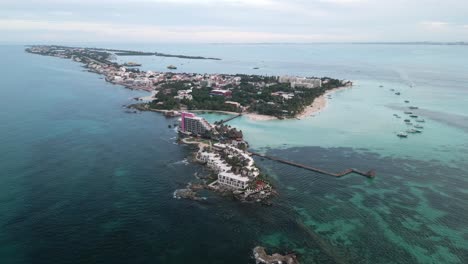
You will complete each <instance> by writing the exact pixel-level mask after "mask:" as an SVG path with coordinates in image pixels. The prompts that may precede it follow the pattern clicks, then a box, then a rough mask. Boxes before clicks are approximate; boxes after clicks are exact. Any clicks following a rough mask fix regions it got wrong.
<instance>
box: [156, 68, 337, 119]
mask: <svg viewBox="0 0 468 264" xmlns="http://www.w3.org/2000/svg"><path fill="white" fill-rule="evenodd" d="M239 76H241V77H242V81H241V83H240V85H239V86H235V87H233V86H228V87H225V89H226V88H229V89H230V90H231V91H232V98H224V97H223V96H212V95H210V92H211V90H212V88H209V87H202V88H194V89H192V97H193V99H192V100H189V99H182V100H177V99H174V96H176V95H177V91H179V90H185V89H189V88H190V87H191V84H190V82H182V81H177V82H170V83H165V84H163V85H162V86H161V89H160V93H159V94H158V96H157V100H154V101H153V102H152V103H150V106H151V107H152V108H155V109H180V108H181V107H184V108H186V109H188V110H222V111H231V112H240V111H241V109H238V108H236V107H235V106H233V105H230V104H226V101H234V102H238V103H240V104H241V105H242V106H244V107H247V111H249V112H257V113H259V114H264V115H271V116H276V117H280V118H282V117H294V116H296V115H297V114H299V113H301V112H302V111H303V110H304V109H305V108H306V107H307V106H308V105H310V104H312V102H313V101H314V99H315V98H317V97H319V96H321V95H322V94H324V93H325V92H326V91H327V90H329V89H333V88H336V87H339V86H341V82H340V80H336V79H331V78H324V79H328V82H326V83H324V84H323V85H322V87H320V88H313V89H308V88H291V86H290V84H289V83H277V82H276V79H275V77H263V76H256V75H252V76H247V75H239ZM260 82H262V83H263V84H262V85H259V83H260ZM265 83H267V84H266V85H265ZM275 92H284V93H290V94H293V95H294V96H293V97H292V98H291V99H285V98H283V97H282V96H275V95H272V93H275Z"/></svg>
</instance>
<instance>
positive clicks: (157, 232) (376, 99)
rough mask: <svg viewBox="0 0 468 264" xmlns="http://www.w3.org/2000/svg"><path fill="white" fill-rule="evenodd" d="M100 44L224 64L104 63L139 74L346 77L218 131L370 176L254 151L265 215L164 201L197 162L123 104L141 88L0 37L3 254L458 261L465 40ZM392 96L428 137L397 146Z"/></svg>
mask: <svg viewBox="0 0 468 264" xmlns="http://www.w3.org/2000/svg"><path fill="white" fill-rule="evenodd" d="M100 46H102V47H112V48H122V49H125V48H128V49H137V50H152V51H160V52H166V53H175V54H187V55H202V56H210V57H220V58H222V59H223V60H221V61H194V60H182V59H176V58H160V57H136V58H131V59H128V58H121V57H119V58H118V60H119V61H122V60H132V61H134V60H136V61H137V62H141V63H143V67H142V68H143V69H145V70H149V69H152V70H165V67H166V66H167V65H168V64H175V65H177V66H178V68H179V69H178V70H179V71H186V72H223V73H257V74H266V75H273V74H297V75H306V76H331V77H336V78H342V79H351V80H353V81H355V82H356V87H355V88H352V89H351V90H349V91H342V92H338V93H336V95H333V99H332V100H330V102H329V106H327V109H325V110H323V111H322V112H321V113H320V114H319V115H317V116H316V117H312V118H309V119H305V120H300V121H299V120H294V121H271V122H263V123H262V122H260V123H258V122H253V121H251V120H248V119H245V118H241V119H239V120H235V121H233V123H232V124H233V125H235V126H238V127H240V128H241V129H242V130H243V131H244V133H245V134H246V137H247V139H248V140H249V141H250V143H251V145H252V148H254V149H256V150H259V151H263V152H265V153H268V154H270V155H273V156H279V157H284V158H286V159H289V160H292V161H297V162H302V163H305V164H310V165H315V166H317V167H320V168H324V169H328V170H331V171H342V170H343V169H345V168H349V167H354V168H358V169H361V170H367V169H371V168H372V169H376V171H377V177H376V178H375V179H373V180H369V179H366V178H363V177H360V176H353V175H352V176H349V177H345V178H341V179H335V178H330V177H326V176H323V175H319V174H316V173H313V172H308V171H304V170H301V169H298V168H293V167H289V166H286V165H283V164H278V163H275V162H272V161H268V160H261V159H257V163H258V165H259V166H260V167H261V168H262V169H263V170H264V171H265V172H267V173H268V174H269V175H270V177H271V180H272V182H273V183H274V185H275V186H276V188H277V189H278V191H279V196H278V197H277V198H275V199H274V201H273V202H274V205H273V206H272V207H263V206H260V205H256V204H241V203H238V202H235V201H233V200H231V199H229V198H225V197H220V196H218V195H216V194H212V193H209V192H206V193H203V194H202V195H203V196H206V197H207V200H206V201H203V202H193V201H188V200H177V199H174V198H173V192H174V190H175V189H178V188H182V187H184V186H185V185H186V183H187V182H189V181H195V177H194V173H206V171H204V169H203V168H202V167H201V166H198V165H196V164H191V163H189V162H187V157H188V156H189V155H190V153H191V150H190V148H189V147H187V146H182V145H178V144H176V143H175V137H176V132H175V131H174V129H169V128H168V125H170V124H173V123H174V122H176V120H175V119H166V118H165V117H163V116H161V115H160V114H157V113H149V112H143V113H137V114H130V113H126V111H125V110H126V109H125V108H124V107H123V106H124V105H128V104H130V103H133V102H134V100H133V98H134V97H138V96H143V95H146V94H147V93H144V92H141V91H132V90H128V89H125V88H123V87H120V86H116V85H111V84H109V83H106V82H105V81H104V80H103V79H102V76H99V75H97V74H94V73H89V72H87V71H85V70H84V68H82V67H81V65H80V64H78V63H75V62H72V61H70V60H64V59H59V58H52V57H44V56H38V55H32V54H28V53H25V52H24V46H0V57H1V58H2V60H0V76H1V79H2V84H1V85H0V92H1V93H0V95H1V98H2V111H0V263H1V264H13V263H14V264H16V263H21V264H22V263H44V264H45V263H47V264H49V263H112V264H115V263H204V264H206V263H213V264H215V263H226V264H229V263H253V262H254V261H253V259H252V256H251V251H252V249H253V247H255V246H257V245H262V246H265V247H267V249H268V250H270V251H271V252H273V251H278V252H287V251H294V252H297V253H298V255H299V257H300V260H301V263H321V264H323V263H468V226H467V225H468V220H467V219H468V179H467V177H468V165H467V164H468V125H467V124H468V108H467V107H466V105H467V103H468V65H467V64H466V61H465V58H467V57H468V48H467V47H459V46H413V45H401V46H400V45H345V44H342V45H208V44H207V45H192V46H191V45H153V46H149V45H140V46H138V45H107V46H106V45H100ZM253 67H259V68H260V69H259V70H253ZM379 85H384V86H385V88H379ZM389 88H395V89H397V90H399V91H402V93H403V96H405V97H404V98H398V99H396V98H395V96H394V94H393V93H390V92H389V90H388V89H389ZM407 98H408V99H411V101H412V102H417V103H418V106H420V107H421V108H422V109H421V113H420V114H421V116H423V117H425V118H426V124H425V129H426V130H425V131H424V133H423V134H422V135H420V136H419V137H416V136H415V137H409V138H408V139H406V140H400V139H398V138H397V137H396V136H395V135H394V133H395V132H397V131H399V130H400V129H402V123H401V120H399V121H398V120H395V119H394V118H393V117H392V114H393V113H394V112H395V111H402V110H401V109H403V108H402V107H404V106H405V105H404V104H403V103H402V102H401V101H402V99H407ZM206 117H207V118H208V119H210V120H215V119H218V118H221V116H219V115H216V114H211V115H206Z"/></svg>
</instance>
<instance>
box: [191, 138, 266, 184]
mask: <svg viewBox="0 0 468 264" xmlns="http://www.w3.org/2000/svg"><path fill="white" fill-rule="evenodd" d="M214 148H215V149H216V150H218V151H224V152H225V153H229V155H232V156H234V155H235V156H237V157H239V158H240V159H242V160H244V161H246V165H245V166H244V167H243V168H242V172H241V173H240V174H236V173H234V172H233V168H232V166H231V165H229V164H228V163H227V162H226V161H225V160H224V159H223V158H221V155H220V154H219V153H215V152H206V151H199V152H198V153H197V159H198V160H199V161H201V162H204V163H206V166H207V167H209V168H210V169H211V170H213V171H214V172H215V173H217V174H218V183H219V184H220V185H224V186H226V187H230V188H235V189H245V188H247V186H248V185H249V182H250V181H251V180H252V179H253V178H254V177H257V176H258V175H259V174H260V172H259V170H258V168H256V167H255V166H254V161H253V159H252V157H250V156H249V155H247V154H246V153H245V152H244V151H242V150H240V149H237V148H234V147H231V146H228V145H225V144H219V143H217V144H215V146H214Z"/></svg>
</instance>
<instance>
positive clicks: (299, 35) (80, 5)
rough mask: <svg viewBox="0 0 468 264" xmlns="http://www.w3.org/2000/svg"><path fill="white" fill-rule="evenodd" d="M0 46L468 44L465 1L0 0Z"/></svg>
mask: <svg viewBox="0 0 468 264" xmlns="http://www.w3.org/2000/svg"><path fill="white" fill-rule="evenodd" d="M0 36H1V37H0V42H28V43H30V42H64V43H65V42H127V43H128V42H140V43H143V42H240V43H245V42H348V41H468V1H467V0H444V1H441V0H288V1H283V0H0Z"/></svg>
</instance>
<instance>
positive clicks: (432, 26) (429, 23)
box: [421, 21, 450, 29]
mask: <svg viewBox="0 0 468 264" xmlns="http://www.w3.org/2000/svg"><path fill="white" fill-rule="evenodd" d="M421 25H423V26H425V27H428V28H430V29H442V28H445V27H446V26H448V25H450V23H448V22H442V21H424V22H421Z"/></svg>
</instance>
